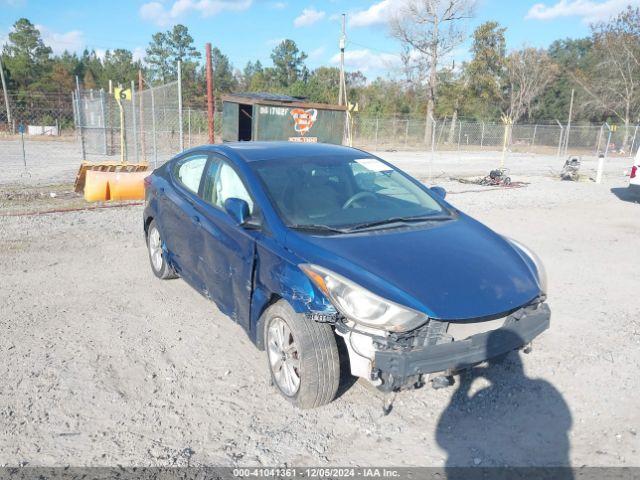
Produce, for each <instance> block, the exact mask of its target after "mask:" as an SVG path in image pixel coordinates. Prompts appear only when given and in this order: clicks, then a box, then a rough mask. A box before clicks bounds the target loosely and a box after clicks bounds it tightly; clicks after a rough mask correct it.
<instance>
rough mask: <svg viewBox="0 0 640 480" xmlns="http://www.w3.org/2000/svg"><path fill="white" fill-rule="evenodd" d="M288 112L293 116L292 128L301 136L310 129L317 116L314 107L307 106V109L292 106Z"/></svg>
mask: <svg viewBox="0 0 640 480" xmlns="http://www.w3.org/2000/svg"><path fill="white" fill-rule="evenodd" d="M289 113H290V114H291V116H292V117H293V128H294V129H295V131H296V132H298V133H299V134H300V135H302V136H303V137H304V136H305V135H306V134H307V133H308V132H309V130H311V127H313V124H314V123H315V121H316V118H317V116H318V111H317V110H316V109H315V108H309V109H307V110H305V109H303V108H292V109H291V112H289Z"/></svg>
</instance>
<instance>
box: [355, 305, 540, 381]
mask: <svg viewBox="0 0 640 480" xmlns="http://www.w3.org/2000/svg"><path fill="white" fill-rule="evenodd" d="M550 317H551V312H550V310H549V307H548V306H547V305H546V304H545V303H538V304H535V305H530V306H526V307H523V308H521V309H519V310H516V311H515V312H512V313H511V314H510V315H508V316H506V317H504V319H499V321H500V324H499V325H497V326H496V327H497V328H494V329H491V330H488V331H482V332H480V333H476V334H474V335H470V336H466V337H465V338H460V339H455V338H453V337H452V336H451V335H448V334H447V333H446V332H447V330H448V327H449V325H455V324H454V323H451V324H446V323H445V322H437V321H435V322H433V321H432V325H427V326H426V328H425V329H424V330H423V334H422V339H421V340H420V341H419V342H416V340H415V339H412V342H413V344H408V343H407V341H406V340H407V339H406V338H405V339H403V340H404V342H398V341H397V340H393V339H389V338H387V339H385V340H384V341H380V340H375V339H373V340H372V347H373V348H372V349H371V350H369V351H370V352H371V355H370V356H369V358H370V360H371V362H370V363H369V365H368V367H369V368H370V371H369V380H370V381H372V383H374V385H376V386H377V387H378V388H379V389H380V390H383V391H390V390H397V389H401V388H405V387H409V386H411V385H413V384H416V383H422V376H423V375H425V374H432V373H436V372H446V374H447V375H450V374H452V373H454V372H456V371H459V370H463V369H465V368H469V367H472V366H474V365H477V364H479V363H482V362H484V361H486V360H489V359H491V358H494V357H497V356H500V355H502V354H504V353H507V352H510V351H512V350H517V349H519V348H521V347H523V346H524V345H527V344H528V343H530V342H531V341H532V340H533V339H534V338H536V337H537V336H538V335H540V334H541V333H542V332H544V331H545V330H546V329H548V328H549V320H550ZM502 320H504V321H502ZM484 323H485V322H477V323H476V324H474V325H475V326H477V327H480V328H482V325H483V324H484ZM489 323H490V322H486V324H487V325H488V324H489ZM493 325H495V323H494V324H493ZM436 327H437V328H436ZM452 330H453V329H452ZM434 331H435V334H434ZM343 336H345V340H346V343H347V347H350V342H349V339H348V338H347V336H346V335H344V334H343ZM416 343H419V345H416ZM361 350H362V349H361ZM350 353H351V348H350ZM351 357H352V355H350V359H351ZM361 359H362V355H360V357H359V360H361ZM352 373H354V374H356V372H353V365H352ZM357 374H358V375H359V376H364V375H363V370H362V369H360V371H359V372H357Z"/></svg>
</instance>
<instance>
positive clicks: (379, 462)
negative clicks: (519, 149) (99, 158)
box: [0, 152, 640, 466]
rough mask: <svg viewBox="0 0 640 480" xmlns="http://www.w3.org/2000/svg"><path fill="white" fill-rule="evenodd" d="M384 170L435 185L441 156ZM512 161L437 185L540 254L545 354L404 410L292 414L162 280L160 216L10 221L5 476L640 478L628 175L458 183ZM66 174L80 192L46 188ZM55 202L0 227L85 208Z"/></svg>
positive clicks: (253, 353) (260, 373) (545, 160)
mask: <svg viewBox="0 0 640 480" xmlns="http://www.w3.org/2000/svg"><path fill="white" fill-rule="evenodd" d="M382 156H383V157H385V158H388V159H389V160H391V161H393V162H395V163H397V164H398V165H400V166H402V167H403V168H405V169H406V170H408V171H409V172H411V173H412V174H414V175H417V176H418V177H420V178H422V179H427V178H429V176H430V175H429V168H428V165H429V160H428V159H429V156H428V155H427V156H425V155H424V154H423V155H420V154H417V153H398V152H392V153H382ZM496 161H497V160H496V157H495V156H494V157H493V158H492V157H491V156H490V155H489V154H487V153H486V152H484V153H482V154H478V155H476V156H475V157H474V156H473V155H471V154H467V155H465V156H464V157H463V158H462V157H460V155H440V156H438V157H436V159H435V160H434V162H433V166H432V169H431V172H432V175H431V176H432V177H434V183H439V184H441V185H443V186H445V187H446V188H447V190H448V191H449V192H450V196H449V197H448V199H449V200H450V201H451V202H452V203H453V204H455V205H456V206H458V207H459V208H461V209H462V210H464V211H466V212H467V213H469V214H471V215H473V216H474V217H476V218H478V219H479V220H481V221H483V222H485V223H486V224H488V225H489V226H490V227H492V228H493V229H495V230H496V231H498V232H500V233H503V234H506V235H508V236H511V237H514V238H517V239H519V240H521V241H523V242H524V243H525V244H527V245H529V246H531V247H532V248H533V249H534V250H535V251H537V252H538V253H539V255H540V256H541V257H542V258H543V260H544V261H545V263H546V265H547V268H548V274H549V278H550V292H549V304H550V306H551V308H552V312H553V313H552V326H551V328H550V330H549V331H547V332H546V333H544V334H543V335H542V336H541V337H540V338H539V340H537V341H536V342H535V344H534V349H533V352H532V353H531V354H530V355H523V354H518V353H513V354H511V355H510V356H509V357H507V359H505V360H504V361H503V362H501V363H496V364H491V365H484V366H480V367H478V368H476V369H474V370H473V371H472V372H471V373H470V374H468V375H466V376H464V378H459V377H458V378H456V385H455V386H454V387H452V388H449V389H445V390H438V391H435V390H432V389H430V388H423V389H420V390H416V391H413V392H404V393H401V394H399V395H398V396H397V397H396V399H395V402H394V409H393V411H392V412H391V414H390V415H388V416H385V415H383V412H382V401H381V399H380V398H378V397H377V396H375V395H374V394H372V393H370V392H369V391H367V390H366V389H364V388H363V387H361V386H360V385H358V384H356V385H352V386H351V387H350V388H346V387H348V385H345V389H344V390H345V391H344V393H343V394H342V395H341V396H340V397H339V398H338V399H336V400H335V401H334V402H333V403H331V404H330V405H328V406H326V407H323V408H320V409H317V410H313V411H299V410H296V409H294V408H292V407H291V406H290V405H289V404H288V403H287V402H286V401H285V400H283V399H282V398H281V397H280V396H279V395H278V394H277V393H276V391H275V389H274V387H272V386H270V384H269V379H268V373H267V366H266V358H265V357H266V356H265V354H264V353H263V352H259V351H258V350H256V349H255V348H254V347H253V345H252V344H251V342H250V341H249V340H248V338H246V337H245V335H244V333H243V331H242V330H241V329H240V328H239V327H238V326H237V325H235V324H234V323H233V322H232V321H231V320H229V319H228V318H226V317H224V316H223V315H221V314H220V313H219V312H218V311H217V310H216V307H215V306H214V305H213V304H212V303H210V302H209V301H208V300H206V299H204V298H203V297H201V296H200V295H199V294H198V293H196V292H195V291H194V290H192V289H191V288H190V287H189V286H187V285H186V284H185V283H184V282H183V281H181V280H174V281H165V282H163V281H160V280H157V279H156V278H155V277H154V276H153V275H152V273H151V270H150V268H149V265H148V260H147V255H146V251H145V246H144V242H143V239H142V235H141V214H142V207H140V206H127V207H123V208H113V209H104V210H93V211H81V212H69V213H58V214H47V215H39V216H31V215H30V216H24V215H23V216H11V217H8V216H0V265H2V288H1V289H0V328H2V331H3V335H2V336H1V337H0V465H12V466H13V465H20V464H28V465H46V466H53V465H72V466H89V465H91V466H112V465H116V464H118V465H125V466H127V465H138V466H140V465H163V466H167V465H187V464H190V465H212V464H216V465H283V464H288V465H343V466H344V465H363V466H366V465H376V466H385V465H386V466H402V465H427V466H443V465H481V466H492V465H545V466H547V465H567V464H571V465H574V466H581V465H594V466H614V465H615V466H640V437H639V436H638V434H639V432H640V410H639V409H638V400H637V393H638V391H639V388H640V377H639V376H638V366H639V364H640V348H639V347H640V306H639V304H638V302H637V301H635V299H637V298H638V293H637V292H638V285H639V281H640V270H639V268H638V267H639V266H640V262H639V261H638V238H639V234H640V204H638V203H635V202H633V201H631V199H630V198H628V197H627V195H626V190H625V189H624V187H625V186H626V180H625V179H624V177H623V176H622V171H623V170H624V169H625V168H626V167H627V166H628V163H629V162H628V160H613V161H611V162H610V164H609V165H608V166H607V175H606V177H605V182H604V183H603V184H601V185H596V184H594V183H592V182H576V183H566V182H560V181H557V180H555V179H553V178H551V177H550V176H549V175H548V174H549V172H550V171H551V170H554V169H555V171H559V170H560V166H559V165H558V163H557V161H555V158H554V157H530V156H517V157H516V156H510V157H509V159H508V164H509V166H511V167H512V176H513V178H514V180H518V181H525V182H530V184H529V185H528V187H526V188H519V189H500V190H490V189H486V188H483V187H477V186H474V185H465V184H461V183H457V182H454V181H451V180H449V177H455V176H465V175H467V176H468V175H476V174H479V173H482V172H484V171H486V170H488V168H489V167H491V166H493V165H495V163H496ZM594 167H595V163H594V161H593V160H588V161H587V162H585V168H584V173H585V174H587V176H589V175H592V174H593V172H592V169H593V168H594ZM59 179H62V180H64V181H66V182H71V181H72V180H73V178H72V177H71V178H69V176H68V175H67V176H65V175H62V174H61V176H60V177H59V178H58V177H56V178H55V179H53V178H52V177H51V176H47V175H45V174H44V173H43V176H42V177H41V178H40V180H38V181H40V182H42V181H48V182H50V183H51V182H53V180H59ZM11 182H13V183H15V179H10V178H7V177H5V178H3V179H0V183H4V184H7V183H11ZM34 183H38V182H37V181H34ZM16 188H17V187H16V186H15V185H14V186H12V187H11V186H7V185H5V186H4V187H2V188H0V193H6V192H14V193H15V192H16ZM50 189H54V187H50ZM54 190H55V191H56V192H62V191H64V188H62V187H60V186H58V187H55V189H54ZM47 191H48V190H47V189H46V188H45V189H42V192H43V193H44V195H41V196H37V195H35V196H33V195H31V196H30V195H23V196H19V195H18V196H16V195H13V196H12V194H5V196H4V197H2V198H3V200H2V202H1V203H0V214H2V213H5V214H6V213H7V212H12V213H16V212H20V211H32V210H34V205H36V206H37V208H36V209H37V210H42V209H47V208H57V207H59V206H60V205H68V202H69V200H68V198H67V197H68V196H67V195H56V197H55V198H51V197H50V200H47ZM34 198H36V199H37V200H34ZM36 201H37V203H35V204H34V202H36ZM74 202H75V203H74ZM77 202H78V200H77V199H75V200H73V201H72V206H75V205H76V203H77Z"/></svg>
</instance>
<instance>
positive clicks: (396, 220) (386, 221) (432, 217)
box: [347, 215, 451, 232]
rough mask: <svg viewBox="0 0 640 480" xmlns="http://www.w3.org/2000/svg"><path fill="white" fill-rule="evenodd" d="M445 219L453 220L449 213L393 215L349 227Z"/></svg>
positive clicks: (360, 228)
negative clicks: (408, 215)
mask: <svg viewBox="0 0 640 480" xmlns="http://www.w3.org/2000/svg"><path fill="white" fill-rule="evenodd" d="M445 220H451V217H450V216H447V215H423V216H416V217H391V218H385V219H384V220H375V221H373V222H366V223H361V224H359V225H355V226H353V227H351V228H349V229H348V230H347V231H348V232H353V231H356V230H365V229H368V228H373V227H381V226H385V225H392V224H395V223H400V224H406V223H420V222H442V221H445Z"/></svg>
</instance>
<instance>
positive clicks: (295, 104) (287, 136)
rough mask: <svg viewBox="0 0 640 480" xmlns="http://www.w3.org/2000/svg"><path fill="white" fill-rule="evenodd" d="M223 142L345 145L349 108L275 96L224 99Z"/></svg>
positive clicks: (285, 96)
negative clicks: (274, 141) (289, 142)
mask: <svg viewBox="0 0 640 480" xmlns="http://www.w3.org/2000/svg"><path fill="white" fill-rule="evenodd" d="M222 111H223V115H222V140H223V141H224V142H237V141H251V140H255V141H258V140H267V141H269V140H288V141H291V142H320V143H334V144H338V145H340V144H342V139H343V135H344V122H345V116H346V113H345V112H346V107H344V106H341V105H329V104H324V103H310V102H305V101H304V99H303V98H299V97H290V96H288V95H277V94H272V93H239V94H232V95H223V96H222Z"/></svg>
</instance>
